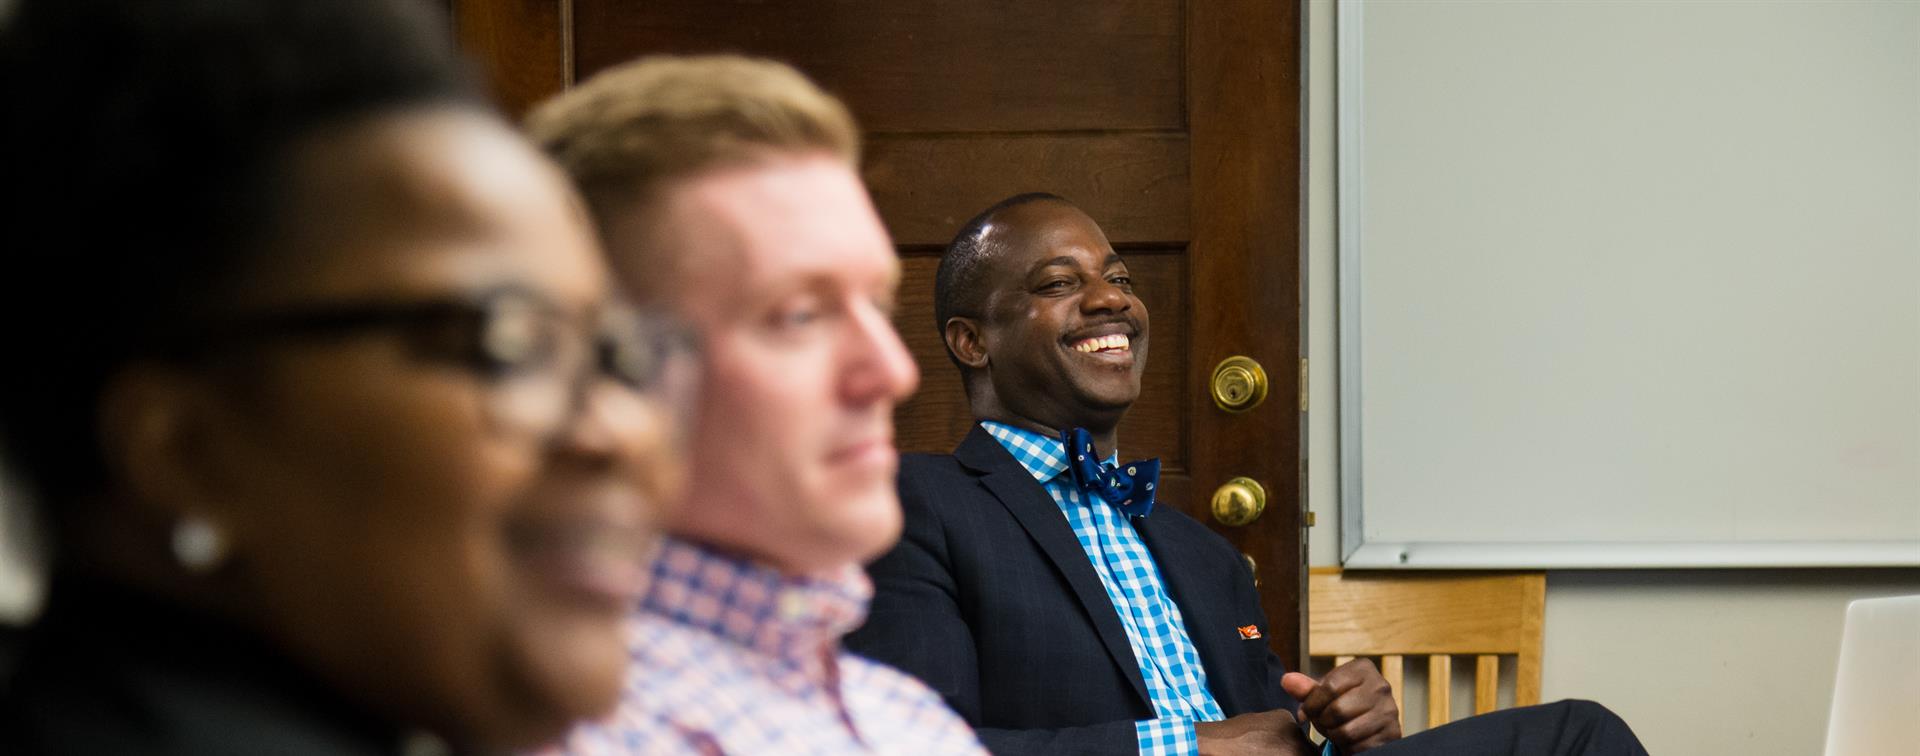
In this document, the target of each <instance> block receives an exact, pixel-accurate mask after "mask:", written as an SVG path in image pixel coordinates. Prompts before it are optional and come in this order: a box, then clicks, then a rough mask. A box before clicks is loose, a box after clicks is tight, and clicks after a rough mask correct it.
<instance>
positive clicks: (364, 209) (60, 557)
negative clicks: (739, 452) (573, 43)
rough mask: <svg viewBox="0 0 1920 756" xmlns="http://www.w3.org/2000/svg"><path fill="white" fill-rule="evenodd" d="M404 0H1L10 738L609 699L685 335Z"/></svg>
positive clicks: (246, 746) (662, 471) (525, 712)
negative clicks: (18, 617)
mask: <svg viewBox="0 0 1920 756" xmlns="http://www.w3.org/2000/svg"><path fill="white" fill-rule="evenodd" d="M428 5H429V4H428V3H426V2H422V1H421V0H393V2H380V1H378V0H328V1H327V2H313V1H311V0H305V1H303V0H227V1H225V2H220V1H215V0H170V1H167V2H160V1H158V0H23V2H19V3H17V4H16V6H17V7H16V8H15V10H14V17H13V18H12V19H11V21H10V22H6V23H7V28H6V30H5V31H4V40H5V41H4V42H0V56H3V57H0V77H4V80H5V81H4V94H5V102H6V111H5V115H4V122H5V129H6V131H5V132H4V133H0V152H4V154H3V155H0V157H4V164H5V165H6V168H5V170H4V171H0V182H4V183H5V184H6V185H7V186H8V193H7V199H6V200H5V201H4V209H0V221H4V222H0V235H4V242H5V243H4V245H0V254H4V256H5V259H6V271H5V273H4V274H3V275H0V329H4V332H3V335H4V339H0V343H4V344H6V345H7V347H8V348H9V352H10V354H9V355H8V358H7V362H6V367H4V368H0V432H3V434H4V435H0V448H3V449H4V450H5V452H6V454H7V459H8V462H9V463H10V467H11V472H12V474H13V475H15V476H17V477H18V479H19V480H20V481H21V482H22V483H24V484H25V485H26V487H27V488H28V489H29V491H30V492H31V493H32V495H33V497H32V498H33V500H34V502H35V505H36V507H37V510H38V512H39V514H40V519H41V520H42V521H43V522H44V523H45V524H46V526H47V527H48V528H49V532H50V533H51V543H52V546H53V549H54V555H53V560H54V561H53V566H52V575H53V578H52V584H51V587H50V589H49V593H48V600H47V605H46V607H45V609H44V612H43V613H42V615H41V617H40V619H39V620H38V622H37V623H36V624H35V626H34V627H33V629H32V630H31V631H30V633H29V635H28V637H27V639H26V641H25V645H24V647H23V648H22V649H21V653H20V661H19V665H18V666H17V667H16V669H15V670H14V672H13V674H12V675H11V676H10V679H9V680H8V681H7V683H6V685H5V688H6V698H5V700H4V702H3V703H0V753H8V754H22V753H115V754H137V753H166V754H174V753H178V754H239V753H248V754H256V753H261V754H263V753H275V754H341V753H388V752H399V751H402V750H404V749H412V748H419V747H422V746H437V747H443V748H451V749H452V750H456V751H488V750H497V749H506V748H517V747H527V746H533V745H538V744H540V743H543V742H546V741H548V740H549V739H551V738H553V737H555V736H557V735H559V734H560V733H562V732H563V730H564V729H565V728H566V726H567V725H568V724H569V723H570V722H572V721H573V720H575V719H578V718H582V717H587V716H592V715H595V714H598V713H600V712H602V711H604V710H606V709H607V708H609V707H610V706H611V704H612V703H613V701H614V698H615V695H616V693H617V691H618V689H619V683H620V681H621V673H622V670H623V669H624V667H625V665H626V653H625V650H624V646H623V643H622V630H621V618H622V616H623V614H624V612H625V610H626V609H627V607H628V605H629V604H630V603H631V602H632V601H633V599H634V597H635V596H636V594H637V593H638V592H639V591H640V590H641V589H642V588H643V587H644V586H643V585H642V583H643V582H644V580H645V576H646V571H645V570H644V569H643V566H644V557H645V555H646V554H647V553H648V551H649V550H650V549H651V548H652V545H653V540H654V529H653V523H654V520H655V518H656V517H657V515H658V512H657V511H656V508H657V507H658V506H659V503H660V502H662V501H663V500H666V499H667V498H668V497H669V496H670V493H671V489H672V488H673V487H674V484H675V482H674V478H675V477H676V473H677V467H675V466H673V465H671V464H669V463H668V460H667V454H666V452H667V451H668V450H667V449H666V448H665V445H666V444H667V442H668V438H667V436H668V434H669V432H670V430H671V429H670V428H669V427H668V426H669V423H668V422H667V421H668V419H669V418H668V416H667V414H666V412H665V411H663V410H662V409H661V408H662V407H666V406H671V405H684V404H685V403H686V402H685V401H684V400H683V399H682V398H680V397H676V396H674V395H673V394H674V393H675V391H677V389H675V388H674V387H675V386H680V385H687V384H689V383H690V381H685V380H670V379H671V378H672V376H673V375H674V374H675V372H676V371H677V370H680V369H681V368H679V367H677V366H678V365H681V364H684V362H685V361H684V360H680V359H678V358H677V357H676V353H677V349H678V346H677V345H678V344H679V343H680V342H679V341H677V340H676V339H675V338H674V337H673V336H672V335H671V332H670V330H669V329H667V328H665V327H664V326H663V325H662V324H661V323H659V322H658V321H656V320H652V319H649V318H646V317H643V316H640V315H637V314H633V313H628V312H623V311H621V310H620V309H619V308H617V307H615V306H613V304H612V303H611V300H610V297H609V290H608V286H609V284H608V280H607V276H606V273H605V271H604V270H603V269H602V267H601V262H600V259H599V254H598V251H597V250H596V248H595V244H594V241H593V238H592V236H591V232H590V231H589V230H588V226H587V225H586V219H585V217H584V215H583V214H582V212H581V210H580V207H579V205H578V203H577V201H576V200H575V198H574V197H573V196H572V195H571V194H570V193H569V190H568V189H567V188H566V186H565V184H564V182H563V180H562V178H561V176H560V175H559V174H558V173H557V172H556V171H555V170H554V169H552V168H551V167H550V166H549V165H548V164H547V163H546V162H545V161H544V160H543V159H542V158H540V157H539V156H538V155H536V154H535V153H534V152H533V151H532V150H530V149H529V148H528V147H526V146H525V145H524V144H523V143H522V142H521V140H520V139H519V138H518V137H517V136H516V135H515V134H514V133H513V132H512V131H511V130H510V129H509V127H507V126H506V125H504V124H503V123H502V122H501V121H500V120H499V119H498V118H497V117H496V116H495V115H494V114H493V113H492V112H490V111H489V109H488V108H487V107H486V106H484V105H483V104H481V102H480V101H479V100H478V99H477V98H476V97H475V96H474V95H473V94H472V92H471V91H470V88H469V87H468V86H467V84H466V82H465V80H464V77H463V76H462V74H461V70H460V67H459V65H458V64H457V61H456V60H455V59H454V57H453V56H452V55H451V53H450V52H449V50H448V49H447V46H446V43H445V41H444V40H443V39H442V38H441V37H442V33H441V32H442V30H443V29H444V26H443V25H444V23H445V21H444V19H433V18H431V17H424V16H421V15H418V13H416V12H415V11H417V10H418V9H419V8H424V7H427V6H428Z"/></svg>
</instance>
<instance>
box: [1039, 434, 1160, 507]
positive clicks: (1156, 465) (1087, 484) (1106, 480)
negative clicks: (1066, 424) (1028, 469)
mask: <svg viewBox="0 0 1920 756" xmlns="http://www.w3.org/2000/svg"><path fill="white" fill-rule="evenodd" d="M1060 441H1061V443H1064V444H1066V445H1067V469H1068V470H1070V471H1072V473H1073V484H1074V485H1076V486H1079V487H1080V490H1082V491H1085V492H1087V494H1088V495H1089V496H1091V497H1093V498H1095V499H1097V500H1099V501H1104V502H1106V503H1108V504H1111V505H1113V506H1114V508H1115V509H1118V510H1120V512H1121V513H1122V514H1125V515H1127V516H1129V517H1145V516H1147V513H1148V512H1152V511H1153V489H1154V488H1155V487H1157V486H1158V485H1159V482H1160V460H1157V459H1143V460H1140V461H1138V462H1128V463H1126V464H1123V465H1109V464H1105V463H1103V462H1101V461H1100V458H1099V457H1096V456H1094V451H1093V434H1091V433H1088V432H1087V429H1085V428H1073V429H1070V430H1068V431H1065V432H1063V433H1061V434H1060Z"/></svg>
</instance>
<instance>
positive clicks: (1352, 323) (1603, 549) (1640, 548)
mask: <svg viewBox="0 0 1920 756" xmlns="http://www.w3.org/2000/svg"><path fill="white" fill-rule="evenodd" d="M1363 4H1364V0H1338V3H1337V5H1336V12H1335V14H1334V30H1335V40H1334V65H1335V69H1336V70H1335V74H1334V79H1335V82H1336V88H1337V89H1336V91H1335V92H1334V119H1335V124H1334V139H1335V147H1334V151H1335V158H1334V163H1335V166H1334V182H1335V186H1336V190H1335V196H1336V200H1335V201H1336V202H1337V203H1338V204H1337V206H1336V207H1335V224H1336V228H1335V231H1334V245H1335V257H1336V261H1337V270H1336V271H1335V274H1334V276H1335V279H1336V282H1337V285H1336V292H1337V296H1338V297H1339V302H1338V306H1337V307H1336V311H1337V312H1338V313H1339V318H1340V322H1339V323H1338V327H1337V328H1336V329H1335V330H1336V332H1337V335H1338V336H1337V337H1338V339H1339V344H1338V348H1339V379H1338V381H1337V383H1338V384H1339V389H1340V402H1339V407H1340V421H1339V428H1340V452H1339V465H1340V496H1339V500H1340V562H1341V564H1342V565H1344V566H1346V567H1348V568H1353V569H1410V570H1420V569H1450V570H1495V569H1668V568H1701V569H1716V568H1720V569H1737V568H1767V567H1920V540H1913V541H1766V542H1737V541H1692V542H1647V541H1599V542H1451V541H1448V542H1443V541H1405V542H1401V541H1395V542H1385V541H1374V542H1368V541H1367V539H1366V496H1365V493H1366V492H1365V476H1364V475H1363V474H1362V473H1363V472H1364V471H1365V463H1366V460H1365V459H1363V453H1362V452H1363V449H1364V447H1363V446H1362V444H1361V440H1362V437H1361V433H1362V430H1361V429H1362V423H1361V419H1362V415H1361V413H1362V411H1363V410H1362V406H1363V404H1364V402H1363V401H1362V400H1363V399H1364V397H1363V395H1362V393H1361V373H1362V370H1363V368H1364V366H1363V365H1362V364H1361V350H1360V340H1361V323H1362V320H1361V318H1362V308H1361V303H1362V301H1363V297H1364V295H1365V292H1363V291H1362V290H1361V286H1360V282H1361V278H1362V276H1361V270H1362V264H1363V262H1364V258H1363V255H1362V252H1363V250H1364V249H1365V244H1364V242H1365V239H1364V238H1363V234H1362V224H1361V218H1362V217H1364V213H1365V210H1366V208H1365V203H1364V192H1363V191H1362V188H1363V181H1362V176H1363V175H1364V171H1363V168H1364V167H1365V159H1366V153H1365V146H1366V145H1365V143H1364V141H1363V140H1362V139H1361V127H1360V126H1361V124H1362V123H1364V122H1365V120H1364V119H1365V112H1364V109H1363V102H1364V100H1365V76H1364V73H1365V68H1364V55H1363V51H1364V47H1363V46H1364V35H1363V30H1364V24H1363V22H1362V16H1363V13H1362V11H1363V10H1364V9H1363V7H1362V6H1363Z"/></svg>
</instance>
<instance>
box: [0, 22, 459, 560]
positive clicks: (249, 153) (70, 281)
mask: <svg viewBox="0 0 1920 756" xmlns="http://www.w3.org/2000/svg"><path fill="white" fill-rule="evenodd" d="M14 5H15V8H14V12H13V15H12V18H11V19H7V20H0V25H4V28H0V101H3V102H4V103H5V106H4V107H5V111H4V115H0V166H4V167H3V168H0V185H4V186H5V187H6V193H5V196H4V199H0V255H3V256H4V258H0V259H3V260H4V262H3V263H0V344H3V345H4V346H5V348H6V350H7V353H8V354H7V358H6V360H5V362H4V365H0V451H4V453H5V454H6V455H7V458H8V460H9V461H10V462H11V463H12V464H11V473H12V474H13V475H15V476H17V478H18V481H19V482H21V483H23V484H25V485H26V487H27V488H28V490H29V492H30V493H32V494H34V495H35V498H36V499H37V500H38V501H39V503H40V505H41V507H42V509H43V510H46V512H47V514H49V515H51V516H52V519H53V521H54V522H55V523H56V524H57V523H58V521H59V520H60V519H61V518H60V510H61V509H62V508H63V507H62V505H63V504H64V503H66V502H67V501H68V500H69V499H71V498H73V497H76V496H82V495H86V494H89V493H93V492H95V491H97V490H98V489H99V488H100V487H101V486H102V484H103V482H104V481H105V478H106V473H107V471H106V470H105V469H104V465H103V462H102V460H101V453H100V441H99V438H98V432H97V426H98V417H97V411H96V410H97V405H98V403H99V399H100V393H101V390H102V388H103V386H104V385H105V383H106V381H107V380H109V379H110V378H111V377H112V376H113V375H114V374H115V373H117V372H118V371H119V370H121V369H122V368H124V367H125V366H126V365H128V364H129V363H131V362H133V361H135V360H140V359H145V358H148V357H150V356H151V355H152V354H153V351H154V350H155V349H156V347H157V345H159V344H162V343H177V342H179V341H180V340H182V339H185V340H191V339H192V338H193V333H194V328H195V323H196V322H198V321H199V319H200V318H202V317H205V316H206V314H207V312H208V311H209V310H214V309H217V308H218V307H219V305H220V304H221V303H222V302H224V301H226V300H227V299H228V295H229V294H230V293H231V292H232V291H233V287H234V286H235V285H236V284H237V283H238V280H237V279H238V278H239V277H240V275H241V274H242V273H243V272H249V271H258V270H259V269H261V267H262V260H261V259H260V258H261V257H262V256H266V255H271V254H272V250H273V248H274V247H275V241H276V239H279V238H284V237H285V236H287V235H290V234H298V233H300V229H286V228H281V227H280V222H281V217H280V216H281V212H280V210H281V209H282V207H283V205H284V204H285V202H284V201H285V199H286V198H287V197H288V196H290V194H291V193H293V192H297V191H299V186H300V183H299V177H298V176H290V175H287V174H288V169H287V166H288V164H289V162H290V161H289V157H290V155H291V153H292V152H293V151H294V150H295V148H296V147H297V146H298V144H299V142H300V140H301V139H302V138H303V137H305V136H308V135H311V134H312V133H314V132H315V131H316V130H319V129H322V128H324V127H327V126H330V125H334V124H338V123H342V122H346V121H351V120H355V119H360V118H365V117H368V116H373V115H379V114H382V113H386V112H391V111H395V110H400V109H405V108H413V107H421V106H431V105H436V104H450V103H457V104H464V105H472V106H480V100H479V98H478V97H477V96H476V94H475V91H476V90H475V87H474V86H473V85H472V84H471V80H470V77H469V76H468V75H467V71H466V70H465V68H464V66H463V65H462V63H461V61H460V60H459V58H458V56H456V55H455V54H454V52H453V50H452V49H451V44H450V41H449V39H448V36H449V35H448V30H449V26H448V23H447V21H446V19H445V18H443V17H440V16H439V14H438V13H437V12H435V9H434V8H433V6H435V5H438V4H437V3H432V4H430V3H429V2H428V0H19V1H18V2H16V3H15V4H14ZM266 262H267V267H269V268H270V267H271V261H270V260H269V261H266Z"/></svg>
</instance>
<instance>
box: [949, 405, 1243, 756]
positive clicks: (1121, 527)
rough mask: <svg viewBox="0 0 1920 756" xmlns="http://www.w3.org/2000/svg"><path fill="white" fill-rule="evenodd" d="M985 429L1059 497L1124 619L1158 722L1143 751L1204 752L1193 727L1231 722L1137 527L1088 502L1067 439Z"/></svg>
mask: <svg viewBox="0 0 1920 756" xmlns="http://www.w3.org/2000/svg"><path fill="white" fill-rule="evenodd" d="M980 424H981V426H982V427H985V428H986V429H987V432H988V433H990V434H992V435H993V438H994V440H997V441H999V442H1000V445H1001V446H1003V447H1006V450H1007V451H1008V452H1009V453H1011V454H1012V455H1013V458H1014V459H1016V460H1019V462H1020V466H1022V467H1025V468H1026V469H1027V472H1029V473H1032V474H1033V479H1034V480H1037V481H1039V482H1040V485H1041V487H1043V488H1045V489H1046V490H1047V495H1048V496H1051V497H1053V503H1054V504H1056V505H1058V506H1059V507H1060V511H1061V513H1062V514H1065V515H1066V517H1067V523H1068V524H1069V525H1072V526H1073V534H1074V536H1076V537H1077V538H1078V539H1079V540H1080V548H1081V549H1083V550H1085V551H1086V552H1087V559H1088V560H1090V561H1092V562H1093V571H1094V572H1095V573H1097V574H1099V575H1100V584H1101V585H1102V586H1104V587H1105V588H1106V590H1107V598H1108V599H1109V600H1111V601H1112V602H1113V608H1114V611H1115V612H1116V613H1118V614H1119V615H1120V625H1121V626H1122V627H1125V628H1126V630H1127V644H1128V645H1129V646H1132V648H1133V658H1134V659H1136V660H1138V662H1139V664H1140V677H1141V679H1142V680H1144V681H1146V684H1147V698H1148V699H1150V700H1151V701H1152V703H1153V711H1154V714H1155V715H1156V717H1157V718H1155V719H1149V720H1143V721H1140V722H1136V723H1134V728H1135V731H1136V733H1137V734H1138V735H1139V739H1140V753H1141V754H1143V755H1145V756H1160V755H1161V754H1182V755H1186V754H1194V753H1198V752H1199V744H1198V742H1197V741H1196V740H1195V738H1194V731H1193V723H1194V722H1212V721H1216V720H1221V719H1226V714H1225V713H1223V712H1221V710H1220V704H1219V703H1217V702H1215V701H1214V700H1213V694H1212V693H1211V692H1209V691H1208V690H1207V673H1206V670H1205V669H1204V668H1202V667H1201V666H1200V652H1198V651H1196V650H1194V647H1193V640H1192V639H1191V638H1189V637H1188V636H1187V626H1186V622H1185V621H1184V620H1182V619H1181V618H1180V607H1179V606H1177V605H1175V604H1174V603H1173V599H1172V597H1170V596H1168V595H1167V592H1166V589H1165V588H1164V587H1163V586H1162V585H1161V583H1160V568H1159V566H1158V565H1156V564H1155V563H1154V561H1153V554H1152V553H1151V552H1149V551H1147V545H1146V544H1145V543H1143V542H1141V540H1140V534H1139V533H1138V532H1135V531H1134V529H1133V523H1131V522H1128V521H1127V516H1126V515H1124V514H1122V513H1121V512H1120V510H1119V509H1116V508H1114V507H1111V506H1107V505H1105V504H1098V505H1095V504H1089V503H1088V502H1087V499H1086V497H1085V496H1084V495H1083V493H1082V492H1081V491H1080V489H1079V488H1077V487H1075V486H1074V485H1073V476H1072V475H1070V474H1068V472H1067V459H1066V445H1065V444H1062V443H1061V442H1060V439H1058V438H1048V437H1046V436H1042V435H1040V434H1038V433H1034V432H1032V431H1029V430H1025V429H1022V428H1015V427H1013V426H1011V425H1005V424H1002V423H996V422H993V421H991V420H988V421H983V422H981V423H980ZM1116 459H1117V456H1116V457H1109V458H1108V459H1107V462H1109V463H1112V462H1115V461H1116Z"/></svg>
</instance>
